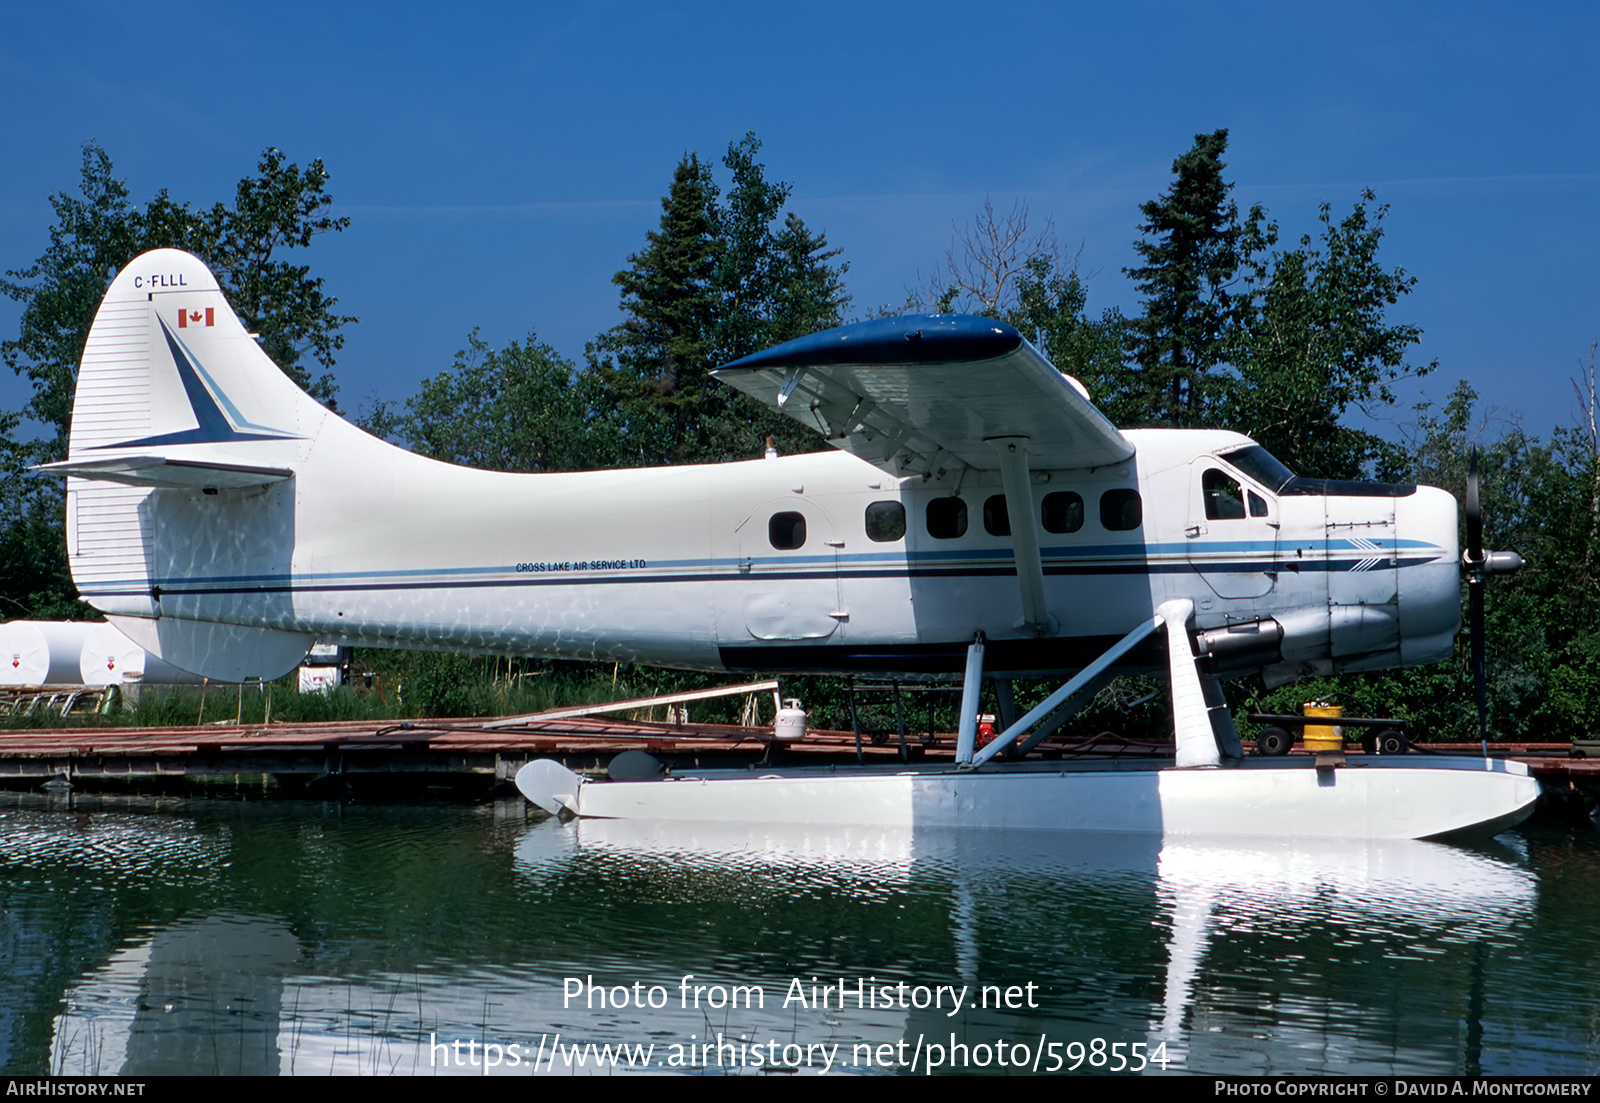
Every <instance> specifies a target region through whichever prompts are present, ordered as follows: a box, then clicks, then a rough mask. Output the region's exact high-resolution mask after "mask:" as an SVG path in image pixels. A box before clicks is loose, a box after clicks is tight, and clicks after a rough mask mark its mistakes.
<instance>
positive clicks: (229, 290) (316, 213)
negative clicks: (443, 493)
mask: <svg viewBox="0 0 1600 1103" xmlns="http://www.w3.org/2000/svg"><path fill="white" fill-rule="evenodd" d="M257 168H258V171H259V173H260V175H258V176H255V177H247V178H245V179H243V180H241V181H240V182H239V186H238V188H237V190H236V194H235V197H234V204H233V206H231V207H229V206H225V205H223V204H221V203H217V204H215V205H214V206H212V207H211V208H210V209H209V210H206V211H194V210H191V209H190V208H189V207H188V206H187V205H186V204H182V203H177V202H174V201H173V200H172V199H171V198H170V197H169V196H168V195H167V193H166V192H165V191H161V192H158V193H157V194H156V196H155V197H154V198H153V199H151V200H150V201H149V202H148V203H146V204H145V205H144V206H143V207H142V208H141V207H138V206H136V205H135V204H133V203H132V202H130V201H129V199H128V188H127V185H126V184H124V183H123V182H122V181H121V180H118V179H117V178H116V175H115V173H114V170H113V168H112V164H111V158H110V157H109V156H107V154H106V152H105V151H104V150H103V149H101V148H100V147H99V146H97V145H95V144H94V143H92V142H91V143H89V144H87V145H85V146H84V149H83V166H82V171H81V183H80V186H79V192H80V194H79V195H69V194H67V193H65V192H58V193H56V194H55V195H53V196H51V197H50V205H51V207H52V208H53V209H54V211H55V215H56V222H55V225H54V226H52V227H51V229H50V245H49V248H47V249H46V250H45V252H44V255H43V256H41V257H40V258H39V259H38V260H37V261H35V262H34V263H33V264H32V265H29V266H28V267H26V268H22V269H16V270H12V271H9V272H7V273H6V275H7V278H6V279H4V280H0V293H3V294H5V295H7V296H9V297H10V298H12V299H14V300H16V301H18V302H20V303H22V304H23V311H22V323H21V328H20V332H19V334H18V336H17V337H16V338H14V339H11V340H8V341H5V342H3V343H0V355H3V357H4V359H5V362H6V363H7V365H9V366H10V367H11V369H12V370H13V371H15V372H17V373H18V374H20V375H25V376H27V377H28V378H29V379H30V380H31V381H32V382H33V386H34V394H33V397H32V399H31V400H30V401H29V403H28V408H27V413H28V415H29V416H30V417H32V418H35V419H37V420H38V421H40V422H42V423H43V424H44V425H45V426H47V427H48V428H49V429H50V430H52V431H53V433H54V436H53V438H51V439H48V440H45V441H43V442H41V443H40V444H39V445H38V447H37V448H36V450H35V452H36V455H37V456H38V457H39V458H41V459H58V458H61V457H62V456H64V455H65V452H66V438H67V432H68V429H69V427H70V425H71V421H72V398H73V391H74V388H75V387H76V381H77V370H78V361H79V360H80V359H81V358H82V355H83V346H84V342H85V341H86V340H87V339H88V335H89V326H90V324H91V323H92V322H93V321H94V313H95V311H96V309H98V307H99V305H100V298H101V296H102V295H104V293H105V289H106V286H107V285H108V284H109V282H110V280H111V278H112V276H113V275H114V274H115V273H116V271H117V270H118V269H119V268H121V267H122V266H123V265H125V264H127V263H128V261H130V260H132V259H133V258H134V257H136V256H138V255H139V254H140V253H143V252H146V251H147V250H150V249H159V248H177V249H185V250H187V251H189V252H191V253H194V254H195V255H196V256H198V257H199V258H200V259H201V260H203V261H205V262H206V263H207V264H209V265H210V266H211V267H212V269H213V270H214V271H215V272H216V274H217V278H218V281H219V283H220V284H221V286H222V289H223V292H224V293H225V294H226V295H227V296H228V301H229V302H230V303H231V304H232V306H233V308H234V310H235V311H236V312H237V313H238V314H239V316H240V319H241V320H242V321H243V322H244V323H245V325H246V326H247V327H248V328H249V329H250V330H251V331H252V332H256V333H260V334H261V335H262V341H263V343H264V345H265V346H266V348H267V351H268V352H269V354H271V355H272V356H273V358H274V360H276V361H277V363H278V365H279V366H280V367H281V368H283V369H284V371H286V372H287V373H288V374H289V375H290V376H291V378H293V379H294V380H295V382H297V383H299V384H300V385H301V386H302V387H304V388H306V390H307V391H309V392H310V393H311V394H312V395H313V396H314V397H316V398H318V399H320V400H322V401H324V402H331V401H332V400H333V398H334V395H335V392H336V389H337V388H336V387H335V385H334V382H333V377H332V375H331V374H330V372H331V369H332V367H333V358H334V353H335V351H336V350H337V349H339V348H340V347H341V345H342V344H343V336H342V335H341V334H340V333H339V330H340V328H342V327H343V326H344V325H345V324H347V323H349V322H353V321H355V319H354V318H351V317H348V316H341V315H337V314H335V313H334V312H333V308H334V306H335V305H336V300H334V299H331V298H329V297H327V296H326V295H325V294H324V292H323V290H322V281H321V280H320V279H318V278H316V277H313V276H312V275H311V274H310V271H309V269H308V268H307V267H305V266H303V265H295V264H291V263H290V262H288V261H285V260H282V259H279V256H278V254H279V253H280V252H281V251H284V250H289V249H295V248H303V247H305V246H307V245H309V244H310V243H311V240H312V238H313V237H315V236H316V235H318V234H321V233H325V232H328V231H334V232H337V231H340V230H343V229H344V228H345V227H346V226H348V225H349V219H347V218H334V217H332V216H331V215H329V214H327V211H326V209H327V207H328V206H329V205H331V204H332V202H333V200H332V198H331V197H330V196H329V195H328V194H327V191H326V184H327V180H328V174H327V171H326V170H325V169H324V168H323V166H322V162H321V161H313V162H312V163H311V165H310V166H309V167H308V168H307V169H306V170H305V171H303V172H302V171H301V170H300V168H299V166H297V165H293V164H285V161H284V156H283V154H282V153H280V152H279V151H277V150H275V149H269V150H267V151H266V152H265V153H263V154H262V156H261V160H260V162H259V164H258V165H257ZM306 353H309V354H310V355H311V356H312V358H313V359H315V360H316V361H318V362H319V363H320V364H321V365H322V368H323V369H324V370H323V373H322V374H321V376H320V377H318V378H316V379H312V378H311V377H310V375H309V374H308V373H307V372H306V371H305V370H304V368H302V367H301V365H300V361H301V359H302V357H303V355H304V354H306Z"/></svg>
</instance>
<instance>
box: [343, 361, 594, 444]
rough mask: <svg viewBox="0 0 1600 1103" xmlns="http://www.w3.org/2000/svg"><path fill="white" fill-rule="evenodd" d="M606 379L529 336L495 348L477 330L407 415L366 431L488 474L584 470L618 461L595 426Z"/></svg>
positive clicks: (391, 414) (384, 413)
mask: <svg viewBox="0 0 1600 1103" xmlns="http://www.w3.org/2000/svg"><path fill="white" fill-rule="evenodd" d="M597 383H598V380H597V379H596V377H595V376H594V375H593V374H592V373H581V372H579V371H578V370H577V366H576V365H574V364H573V363H572V361H570V360H566V359H564V358H563V357H561V356H560V355H559V354H558V353H557V352H556V351H555V350H554V349H552V348H551V347H550V346H549V345H546V344H541V343H539V341H538V339H537V338H536V337H535V336H534V335H533V334H531V333H530V334H529V335H528V339H527V341H526V342H518V341H512V342H511V343H510V344H508V345H507V346H506V347H505V348H504V349H499V350H496V349H491V348H490V347H489V346H488V344H487V343H486V342H485V341H484V340H483V339H482V338H481V337H479V336H478V332H477V330H474V331H473V332H472V333H471V334H470V335H469V336H468V338H467V347H466V348H465V349H463V350H461V351H460V352H457V353H456V357H455V362H454V363H453V364H452V365H451V367H450V370H449V371H445V372H441V373H440V374H438V375H436V376H434V377H433V378H431V379H428V380H425V381H424V382H423V384H422V388H421V390H420V391H419V392H418V393H417V394H416V395H415V396H413V397H411V398H409V399H407V400H406V406H405V410H404V412H398V411H392V410H390V409H388V408H387V407H380V410H381V413H379V416H378V417H373V416H371V415H369V416H368V417H367V418H365V419H363V426H364V427H365V428H367V429H368V430H369V431H375V432H376V433H377V435H380V436H385V437H394V438H397V439H401V440H404V441H405V442H406V443H407V444H408V445H409V446H410V447H411V449H412V451H414V452H417V453H418V454H420V455H424V456H430V457H432V458H433V459H437V460H444V461H446V462H447V463H459V464H465V465H466V466H468V467H476V468H481V469H483V470H486V471H576V470H581V469H584V468H589V467H599V466H604V465H605V464H606V462H607V460H608V459H609V458H610V456H609V455H608V454H607V453H608V449H607V446H606V444H605V442H603V441H601V440H597V439H596V435H595V433H594V432H593V431H592V426H594V425H598V426H600V427H601V428H602V429H604V428H605V427H606V426H607V424H608V422H607V421H606V420H605V419H601V418H594V417H593V416H592V414H593V405H592V404H593V403H595V402H603V401H604V396H603V395H598V394H596V393H595V392H596V391H597V390H598V387H597Z"/></svg>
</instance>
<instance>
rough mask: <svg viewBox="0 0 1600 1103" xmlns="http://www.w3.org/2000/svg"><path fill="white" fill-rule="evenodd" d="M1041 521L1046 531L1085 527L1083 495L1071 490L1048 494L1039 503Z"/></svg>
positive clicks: (1071, 529) (1075, 529)
mask: <svg viewBox="0 0 1600 1103" xmlns="http://www.w3.org/2000/svg"><path fill="white" fill-rule="evenodd" d="M1039 522H1040V523H1041V524H1042V525H1044V531H1046V532H1077V531H1078V530H1079V529H1081V528H1082V527H1083V496H1082V495H1081V494H1077V493H1075V492H1074V491H1071V490H1057V491H1055V492H1054V493H1052V494H1046V495H1045V496H1044V501H1043V502H1041V503H1039Z"/></svg>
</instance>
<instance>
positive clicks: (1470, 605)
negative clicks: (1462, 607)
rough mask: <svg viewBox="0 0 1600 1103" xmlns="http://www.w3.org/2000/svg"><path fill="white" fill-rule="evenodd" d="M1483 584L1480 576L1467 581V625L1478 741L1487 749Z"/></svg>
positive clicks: (1487, 708) (1487, 719)
mask: <svg viewBox="0 0 1600 1103" xmlns="http://www.w3.org/2000/svg"><path fill="white" fill-rule="evenodd" d="M1483 584H1484V579H1483V578H1482V577H1481V576H1479V577H1477V578H1469V579H1468V580H1467V624H1468V630H1469V631H1470V632H1471V634H1472V638H1471V640H1470V641H1469V642H1470V643H1471V644H1472V687H1473V689H1474V691H1475V692H1476V694H1477V698H1478V740H1479V742H1480V743H1482V744H1483V745H1484V746H1485V747H1486V748H1487V746H1488V741H1489V699H1488V694H1489V687H1488V676H1487V674H1486V672H1485V670H1484V662H1483ZM1485 753H1487V751H1486V752H1485Z"/></svg>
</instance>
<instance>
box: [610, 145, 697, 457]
mask: <svg viewBox="0 0 1600 1103" xmlns="http://www.w3.org/2000/svg"><path fill="white" fill-rule="evenodd" d="M716 200H717V186H716V183H715V181H713V180H712V178H711V170H710V168H709V167H708V166H707V165H705V164H704V163H703V162H702V161H701V160H700V158H699V156H698V155H696V154H692V153H691V154H686V155H685V156H684V158H683V160H681V161H679V162H678V167H677V168H676V169H675V170H674V172H673V177H672V187H671V188H670V190H669V191H668V192H667V194H666V196H664V197H663V198H662V200H661V225H660V228H659V229H657V230H652V231H650V233H649V234H647V235H646V242H647V244H646V246H645V248H644V250H643V251H642V252H639V253H635V254H634V255H633V256H630V257H629V258H628V267H627V268H625V269H623V270H622V271H620V272H618V273H617V274H616V276H615V277H614V278H613V281H612V282H614V283H615V284H616V285H617V286H618V287H620V288H621V289H622V311H623V313H624V315H625V318H624V320H623V321H622V322H621V323H620V324H619V325H617V326H616V327H615V328H614V329H612V330H610V331H609V332H607V333H605V334H603V335H602V336H601V337H600V338H599V339H598V340H597V341H596V342H594V343H593V344H592V345H591V346H590V350H589V351H590V359H591V363H592V364H593V366H594V367H595V369H596V370H597V371H599V372H600V373H601V374H602V376H603V377H605V378H606V380H607V381H608V383H610V384H611V386H612V387H614V388H615V390H616V391H617V393H618V396H619V400H620V403H621V410H622V411H623V416H624V417H625V419H626V421H627V424H628V429H629V433H628V440H629V441H630V445H631V447H630V453H631V455H629V456H627V457H625V458H623V461H624V462H625V463H628V464H629V465H639V464H650V463H661V462H679V463H681V462H684V461H685V460H687V459H689V458H690V457H691V456H693V455H696V454H697V453H698V452H699V451H700V450H701V447H702V444H701V441H700V440H699V434H698V432H697V425H696V420H697V415H698V414H699V413H700V412H701V410H702V408H703V407H704V406H705V405H707V404H708V403H710V402H715V401H717V400H718V399H719V398H720V397H721V396H720V395H713V394H712V393H711V380H710V378H709V377H708V376H707V374H706V373H707V372H708V371H709V370H710V368H711V367H714V366H715V365H713V364H711V360H712V359H713V352H712V350H713V347H714V345H713V341H714V338H713V333H712V329H713V326H714V324H715V320H716V292H715V288H714V280H715V278H716V274H717V264H718V259H719V258H718V255H717V254H718V252H719V242H718V240H717V235H716V223H715V220H714V212H715V209H716ZM619 458H622V457H619Z"/></svg>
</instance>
